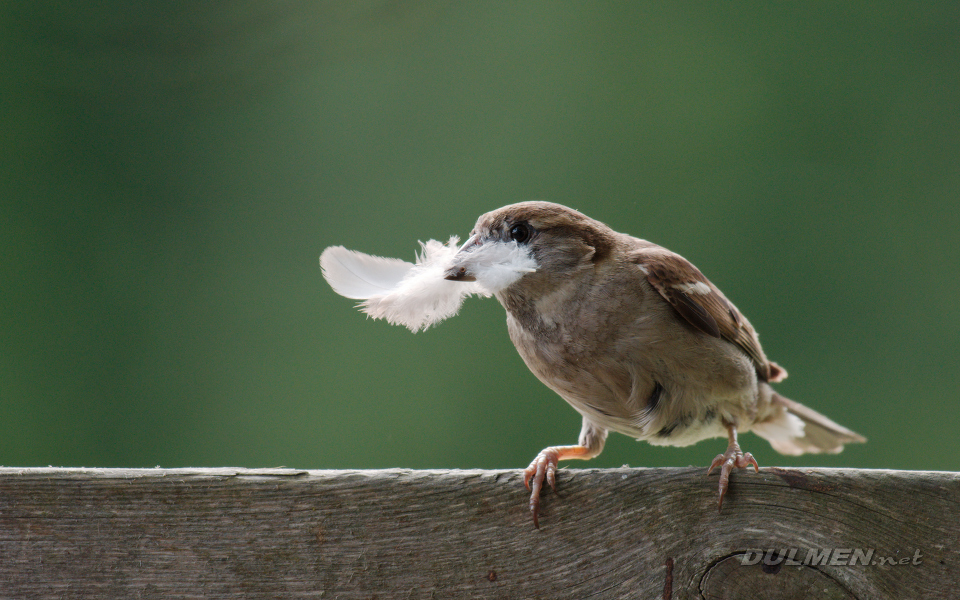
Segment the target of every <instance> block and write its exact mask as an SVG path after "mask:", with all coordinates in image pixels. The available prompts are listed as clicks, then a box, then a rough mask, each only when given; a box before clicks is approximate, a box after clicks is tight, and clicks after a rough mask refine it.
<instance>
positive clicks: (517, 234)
mask: <svg viewBox="0 0 960 600" xmlns="http://www.w3.org/2000/svg"><path fill="white" fill-rule="evenodd" d="M510 239H511V240H513V241H515V242H516V243H518V244H523V243H525V242H526V241H527V240H529V239H530V226H529V225H527V224H526V223H517V224H515V225H514V226H513V227H511V228H510Z"/></svg>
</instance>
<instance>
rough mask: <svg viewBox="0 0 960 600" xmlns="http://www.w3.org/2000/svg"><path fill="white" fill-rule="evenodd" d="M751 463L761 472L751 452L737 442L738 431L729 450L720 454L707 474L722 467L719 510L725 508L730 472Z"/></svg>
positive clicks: (728, 447) (756, 470)
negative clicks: (742, 448)
mask: <svg viewBox="0 0 960 600" xmlns="http://www.w3.org/2000/svg"><path fill="white" fill-rule="evenodd" d="M751 465H753V470H754V471H755V472H758V473H759V472H760V466H759V465H757V460H756V459H755V458H753V455H752V454H750V453H749V452H746V453H744V452H743V450H741V449H740V444H738V443H737V442H736V433H734V434H733V439H732V440H731V441H730V445H729V446H727V451H726V452H724V453H723V454H718V455H717V457H716V458H715V459H713V463H711V464H710V468H709V469H708V470H707V475H709V474H710V473H712V472H713V470H714V469H715V468H717V467H720V500H719V501H718V502H717V511H719V510H720V509H722V508H723V497H724V496H725V495H726V494H727V488H729V487H730V472H731V471H733V470H734V469H735V468H737V469H745V468H747V467H749V466H751Z"/></svg>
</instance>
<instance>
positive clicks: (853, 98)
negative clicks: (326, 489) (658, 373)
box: [0, 1, 960, 470]
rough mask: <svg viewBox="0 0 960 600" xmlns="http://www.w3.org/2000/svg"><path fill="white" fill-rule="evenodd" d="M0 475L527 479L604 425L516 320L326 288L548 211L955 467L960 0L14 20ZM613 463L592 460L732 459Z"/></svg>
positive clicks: (7, 102)
mask: <svg viewBox="0 0 960 600" xmlns="http://www.w3.org/2000/svg"><path fill="white" fill-rule="evenodd" d="M0 19H2V31H0V51H2V58H3V62H2V64H3V67H2V83H0V86H2V89H0V106H2V107H3V118H2V120H0V132H2V145H0V152H2V157H0V198H2V213H0V318H2V326H0V396H2V397H0V464H5V465H18V466H36V465H48V464H52V465H65V466H78V465H85V466H126V467H150V466H154V465H162V466H165V467H177V466H224V465H230V466H248V467H258V466H279V465H286V466H291V467H299V468H357V467H363V468H367V467H393V466H397V467H418V468H421V467H423V468H425V467H463V468H469V467H489V468H506V467H509V468H514V467H523V466H526V464H527V463H528V461H529V460H530V459H531V458H533V456H534V455H535V454H536V453H537V452H538V451H539V450H540V449H541V448H542V447H543V446H546V445H549V444H563V443H573V442H574V441H575V440H576V437H577V433H578V431H579V426H580V424H579V417H578V416H577V414H576V413H575V412H574V411H573V410H572V409H570V408H569V407H568V406H567V405H566V404H565V403H564V402H563V401H562V400H561V399H560V398H559V397H557V396H555V395H554V394H553V393H552V392H551V391H549V390H548V389H547V388H546V387H544V386H543V385H541V384H540V383H539V382H538V381H537V380H536V379H535V378H534V377H533V376H532V375H531V374H530V373H529V372H528V371H527V369H526V368H525V367H524V365H523V363H522V362H521V360H520V358H519V357H518V355H517V353H516V351H515V350H514V349H513V347H512V345H511V344H510V341H509V340H508V338H507V334H506V328H505V325H504V313H503V309H502V308H501V307H500V306H499V304H497V302H496V301H495V300H492V299H471V300H469V301H468V302H467V303H466V305H465V306H464V308H463V310H462V311H461V314H460V315H459V316H458V317H456V318H454V319H451V320H449V321H447V322H444V323H442V324H441V325H440V326H438V327H435V328H433V329H430V330H428V331H427V332H425V333H421V334H417V335H413V334H411V333H410V332H409V331H407V330H406V329H403V328H400V327H392V326H390V325H387V324H385V323H384V322H380V321H376V322H375V321H371V320H367V319H366V318H365V317H364V315H362V314H361V313H359V312H358V311H357V310H355V309H354V308H353V304H354V303H353V302H352V301H350V300H346V299H344V298H341V297H339V296H337V295H335V294H334V293H333V292H332V291H331V290H330V288H329V287H328V286H327V285H326V283H325V282H324V281H323V279H322V277H321V275H320V269H319V266H318V263H317V257H318V256H319V254H320V252H321V251H322V250H323V249H324V248H325V247H326V246H329V245H338V244H342V245H346V246H347V247H350V248H353V249H357V250H361V251H364V252H369V253H374V254H380V255H384V256H396V257H401V258H405V259H407V260H410V259H412V257H413V254H414V251H415V250H416V249H417V243H416V242H417V240H425V239H428V238H436V239H446V237H447V236H449V235H451V234H459V235H461V236H464V235H465V234H466V233H467V232H468V231H469V230H470V228H471V227H472V225H473V223H474V221H475V219H476V217H477V216H479V215H480V214H481V213H483V212H486V211H488V210H491V209H494V208H497V207H499V206H502V205H504V204H509V203H513V202H517V201H521V200H529V199H544V200H551V201H555V202H560V203H563V204H567V205H569V206H572V207H575V208H577V209H580V210H581V211H583V212H585V213H587V214H588V215H590V216H593V217H595V218H597V219H600V220H602V221H605V222H607V223H608V224H610V225H611V226H612V227H613V228H614V229H617V230H619V231H625V232H628V233H631V234H634V235H637V236H640V237H644V238H647V239H650V240H652V241H655V242H658V243H660V244H663V245H665V246H667V247H668V248H670V249H672V250H675V251H677V252H679V253H681V254H683V255H684V256H686V257H687V258H689V259H690V260H692V261H693V262H694V263H695V264H696V265H698V266H699V267H700V269H701V270H702V271H703V272H704V273H706V274H707V276H708V277H710V278H711V279H712V280H713V281H714V282H715V283H717V284H718V285H719V286H720V287H721V289H723V290H724V291H725V293H726V294H727V296H729V297H730V298H731V299H732V300H733V301H734V302H735V303H736V304H737V305H738V306H739V307H740V308H741V310H743V312H744V313H745V314H747V315H748V317H749V318H750V320H751V321H752V322H753V323H754V325H755V326H756V327H757V329H758V330H759V331H760V333H761V339H762V341H763V342H764V348H765V350H766V352H767V354H768V355H769V356H770V357H771V358H772V359H774V360H776V361H778V362H779V363H780V364H782V365H784V366H785V367H786V368H787V369H788V370H789V371H790V373H791V377H790V378H789V379H788V380H787V381H785V382H784V383H783V384H780V385H779V386H778V389H779V390H780V391H781V392H782V393H784V394H785V395H787V396H790V397H792V398H794V399H796V400H800V401H802V402H805V403H807V404H809V405H810V406H812V407H814V408H816V409H817V410H821V411H823V412H825V413H827V414H828V415H830V416H831V417H833V418H834V419H836V420H837V421H839V422H840V423H842V424H844V425H847V426H849V427H850V428H852V429H854V430H856V431H858V432H860V433H862V434H864V435H866V436H867V437H868V438H869V443H868V444H864V445H856V446H852V447H848V448H847V450H846V451H844V453H843V454H840V455H837V456H826V457H824V456H813V457H810V456H806V457H798V458H789V457H782V456H779V455H777V454H776V453H775V452H774V451H773V450H772V449H771V448H770V447H769V445H768V444H767V443H766V442H764V441H763V440H760V439H759V438H756V437H754V436H752V435H748V436H745V437H744V438H743V441H744V445H745V447H746V449H747V450H750V451H752V452H753V453H754V454H755V455H756V456H757V458H758V460H759V461H760V464H761V465H767V466H769V465H775V464H781V465H832V466H857V467H875V468H909V469H948V470H957V469H960V460H958V458H960V452H958V450H960V442H958V441H957V426H958V424H960V402H958V391H957V390H958V384H960V380H958V379H960V378H958V368H960V360H958V357H960V315H958V310H957V308H958V304H960V250H958V245H960V244H958V239H960V234H958V231H960V205H958V204H960V203H958V199H960V4H958V3H957V2H953V1H950V2H939V3H937V2H924V3H911V2H872V3H857V4H849V3H834V2H775V3H756V2H746V3H738V2H730V3H728V2H722V3H720V2H715V1H702V2H684V3H676V2H663V3H655V4H652V3H557V2H546V1H544V2H516V3H515V2H470V3H447V2H417V3H403V2H386V1H384V2H371V1H357V2H335V3H334V2H304V3H300V2H260V1H257V2H239V1H238V2H229V3H166V2H157V3H137V2H100V3H77V2H75V3H65V2H64V3H59V2H58V3H52V2H6V3H3V4H2V5H0ZM723 447H724V442H723V441H722V440H715V441H712V442H703V443H701V444H699V445H697V446H693V447H690V448H681V449H678V448H655V447H652V446H649V445H647V444H642V443H637V442H635V441H633V440H630V439H628V438H626V437H623V436H619V435H614V436H612V437H611V439H610V441H609V443H608V446H607V450H606V451H605V452H604V454H603V455H602V456H601V457H600V458H598V459H596V460H594V461H592V462H591V463H571V465H572V466H619V465H621V464H630V465H633V466H668V465H689V464H692V465H700V466H706V465H707V464H708V463H709V461H710V460H711V459H712V458H713V456H714V455H715V454H716V453H717V452H719V451H721V450H722V449H723Z"/></svg>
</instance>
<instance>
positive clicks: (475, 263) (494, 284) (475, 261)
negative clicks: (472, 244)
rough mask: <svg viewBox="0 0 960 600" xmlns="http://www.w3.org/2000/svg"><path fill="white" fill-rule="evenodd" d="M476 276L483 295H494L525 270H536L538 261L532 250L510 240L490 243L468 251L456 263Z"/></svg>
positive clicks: (529, 271)
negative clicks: (531, 253)
mask: <svg viewBox="0 0 960 600" xmlns="http://www.w3.org/2000/svg"><path fill="white" fill-rule="evenodd" d="M457 266H458V267H466V269H467V271H468V272H470V273H471V274H472V275H473V276H474V277H476V278H477V281H476V286H477V288H478V291H477V292H475V293H479V294H481V295H483V296H492V295H493V294H496V293H497V292H499V291H500V290H502V289H504V288H506V287H509V286H510V285H511V284H512V283H514V282H515V281H517V280H518V279H520V278H521V277H523V276H524V274H526V273H533V272H535V271H536V270H537V261H536V260H534V258H533V257H532V256H530V252H529V250H528V249H527V248H526V247H524V246H521V245H519V244H517V243H516V242H514V241H510V242H487V243H485V244H481V245H479V246H477V247H476V248H474V249H471V250H469V251H468V252H467V253H466V256H465V257H464V258H463V259H462V260H460V261H459V262H458V263H457Z"/></svg>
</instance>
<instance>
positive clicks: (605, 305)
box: [321, 201, 866, 528]
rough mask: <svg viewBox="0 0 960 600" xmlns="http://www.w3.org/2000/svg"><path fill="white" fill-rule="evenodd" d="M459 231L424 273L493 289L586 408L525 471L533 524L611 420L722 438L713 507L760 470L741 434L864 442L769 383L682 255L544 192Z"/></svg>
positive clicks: (754, 351)
mask: <svg viewBox="0 0 960 600" xmlns="http://www.w3.org/2000/svg"><path fill="white" fill-rule="evenodd" d="M455 241H456V239H455V238H454V239H452V240H451V242H450V243H449V244H447V245H446V246H442V249H443V250H442V251H441V250H438V249H437V247H434V253H433V256H432V259H433V261H434V263H435V264H434V265H433V269H432V270H431V273H433V274H434V275H431V277H436V275H435V273H437V272H438V268H437V265H439V266H440V267H439V272H440V273H441V275H442V278H443V280H444V282H450V283H452V284H456V285H460V286H464V287H463V288H462V290H460V291H458V290H457V288H456V285H455V286H454V287H453V288H449V287H447V288H440V287H439V286H440V284H436V285H437V286H438V288H437V289H443V290H445V292H444V293H447V294H454V295H457V294H462V295H469V294H477V293H479V294H482V295H492V296H494V297H496V299H497V300H498V301H499V302H500V304H501V305H502V306H503V307H504V309H505V310H506V315H507V319H506V320H507V332H508V334H509V336H510V340H511V341H512V342H513V344H514V346H515V347H516V349H517V351H518V352H519V354H520V357H521V358H522V359H523V361H524V363H525V364H526V366H527V367H528V368H529V369H530V371H531V372H532V373H533V374H534V375H535V376H536V377H537V378H538V379H539V380H540V381H541V382H542V383H543V384H545V385H546V386H547V387H548V388H550V389H551V390H553V391H554V392H556V393H557V394H558V395H559V396H560V397H561V398H563V399H564V400H565V401H566V402H567V403H568V404H569V405H570V406H571V407H572V408H573V409H574V410H575V411H576V412H578V413H579V414H580V415H581V417H582V425H581V429H580V435H579V438H578V441H577V443H576V444H570V445H558V446H549V447H547V448H544V449H543V450H541V451H540V452H539V454H537V456H536V457H535V458H534V459H533V461H532V462H531V463H530V465H529V466H528V467H527V468H526V469H524V471H523V483H524V485H525V486H526V487H527V489H528V490H529V491H530V497H529V503H528V507H529V511H530V513H531V514H532V517H533V523H534V526H535V527H537V528H539V526H540V507H541V498H540V496H541V492H542V491H543V488H544V484H546V485H548V486H549V487H550V488H551V489H553V490H554V492H555V491H556V487H557V484H556V473H557V469H558V463H559V462H560V461H565V460H570V459H582V460H586V459H591V458H595V457H596V456H598V455H599V454H600V453H601V452H602V451H603V448H604V444H605V442H606V439H607V436H608V433H609V432H611V431H612V432H616V433H620V434H623V435H627V436H630V437H632V438H635V439H637V440H639V441H646V442H648V443H650V444H653V445H658V446H687V445H691V444H694V443H697V442H700V441H702V440H706V439H710V438H724V437H725V438H726V439H727V447H726V450H725V451H724V452H722V453H720V454H718V455H717V456H716V457H715V458H714V459H713V461H712V462H711V464H710V466H709V468H708V470H707V474H708V475H709V474H711V473H712V472H713V471H714V470H715V469H717V468H719V482H718V500H717V509H718V510H720V511H722V508H723V500H724V497H725V496H726V495H727V492H728V490H729V487H730V476H731V474H732V473H733V472H734V470H735V469H746V468H749V467H753V469H754V471H757V472H759V465H758V464H757V461H756V459H755V458H754V457H753V455H752V454H750V453H749V452H744V451H743V450H742V449H741V447H740V443H739V434H742V433H745V432H753V433H755V434H756V435H758V436H760V437H761V438H764V439H766V440H767V441H769V443H770V445H771V446H772V447H773V448H774V449H775V450H776V451H777V452H780V453H782V454H786V455H799V454H804V453H818V452H827V453H836V452H840V451H841V450H842V449H843V447H844V444H847V443H854V442H865V441H866V439H865V438H864V437H863V436H861V435H859V434H857V433H855V432H853V431H851V430H850V429H847V428H845V427H843V426H842V425H839V424H837V423H835V422H834V421H832V420H831V419H829V418H828V417H826V416H824V415H822V414H820V413H818V412H816V411H815V410H813V409H811V408H809V407H807V406H805V405H803V404H800V403H799V402H796V401H793V400H790V399H788V398H786V397H784V396H781V395H780V394H778V393H777V392H776V391H774V389H773V387H772V384H775V383H778V382H780V381H782V380H783V379H784V378H785V377H786V376H787V372H786V370H785V369H784V368H783V367H781V366H780V365H778V364H777V363H775V362H773V361H771V360H769V359H768V358H767V357H766V355H765V354H764V352H763V349H762V348H761V346H760V341H759V339H758V337H757V333H756V331H755V330H754V328H753V326H752V325H751V324H750V322H749V321H748V320H747V318H746V317H745V316H744V315H743V314H742V313H741V312H740V311H739V310H738V309H737V308H736V306H734V305H733V303H732V302H730V300H728V299H727V297H726V296H725V295H724V294H723V293H722V292H721V291H720V290H719V289H718V288H717V287H716V286H715V285H714V284H713V283H712V282H711V281H710V280H709V279H707V278H706V277H705V276H704V275H703V274H702V273H701V272H700V270H699V269H697V268H696V267H695V266H694V265H693V264H692V263H691V262H690V261H688V260H686V259H685V258H683V257H682V256H680V255H679V254H676V253H674V252H672V251H670V250H667V249H666V248H664V247H662V246H659V245H657V244H655V243H652V242H649V241H646V240H643V239H640V238H637V237H633V236H631V235H628V234H624V233H619V232H617V231H614V230H613V229H611V228H610V227H609V226H607V225H606V224H604V223H602V222H600V221H598V220H595V219H592V218H590V217H588V216H586V215H585V214H583V213H581V212H579V211H577V210H574V209H571V208H568V207H566V206H563V205H560V204H555V203H551V202H543V201H528V202H520V203H516V204H510V205H507V206H503V207H501V208H498V209H496V210H493V211H491V212H488V213H486V214H483V215H481V216H480V217H479V219H478V220H477V222H476V225H475V226H474V227H473V229H472V230H471V232H470V235H469V237H468V239H467V240H466V242H465V243H464V244H462V245H460V246H455V245H454V242H455ZM435 244H439V243H436V242H435ZM424 249H425V252H424V254H425V256H424V257H421V258H422V259H424V260H427V259H428V258H431V257H427V256H426V254H428V253H427V246H424ZM332 250H333V249H328V250H327V251H325V255H327V253H330V254H329V255H328V256H327V265H326V266H325V275H327V272H328V271H329V273H330V275H329V276H328V281H330V282H331V285H334V289H337V284H336V280H337V276H336V273H335V269H334V264H333V263H334V262H335V261H334V260H333V259H334V258H338V260H337V261H336V262H337V263H338V264H339V263H340V262H344V263H346V262H347V261H346V258H348V257H346V256H344V255H343V254H340V255H336V256H334V253H332V252H331V251H332ZM343 250H344V249H342V248H340V249H339V251H343ZM345 252H349V251H345ZM362 256H365V255H362ZM354 258H357V257H354ZM369 258H377V259H379V257H369ZM339 259H343V260H339ZM379 260H394V259H379ZM323 263H324V258H323V257H321V264H322V265H323ZM403 264H404V265H408V263H403ZM494 267H495V268H494ZM407 268H409V267H407ZM398 273H399V272H398ZM399 276H400V275H396V276H395V277H394V278H393V279H396V278H397V277H399ZM423 277H424V278H426V277H427V275H426V273H424V274H423ZM340 279H343V277H341V278H340ZM367 280H369V278H367ZM431 281H433V279H431ZM431 285H433V284H431ZM340 287H342V288H343V287H344V285H343V284H341V286H340ZM364 293H365V294H367V295H366V296H364V295H363V294H364ZM371 293H372V292H370V291H366V290H365V291H363V292H362V293H355V294H354V296H351V297H369V296H370V295H371ZM431 293H432V292H431ZM344 295H346V294H344ZM368 302H370V301H369V300H368ZM418 306H419V305H418ZM457 306H459V304H457V303H456V302H453V303H452V304H451V305H450V306H449V307H447V309H446V310H445V311H443V314H439V313H436V311H434V312H433V313H430V315H432V316H431V317H430V318H427V319H425V320H421V321H418V322H417V323H416V324H417V326H418V327H424V326H425V323H429V322H432V321H433V320H439V319H440V318H445V317H446V316H449V315H450V314H453V313H455V312H456V307H457ZM408 309H409V307H408ZM424 310H426V309H424ZM374 316H384V315H382V314H380V315H378V314H374ZM387 318H389V316H387ZM408 326H410V325H409V324H408ZM411 329H413V327H412V326H411Z"/></svg>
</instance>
